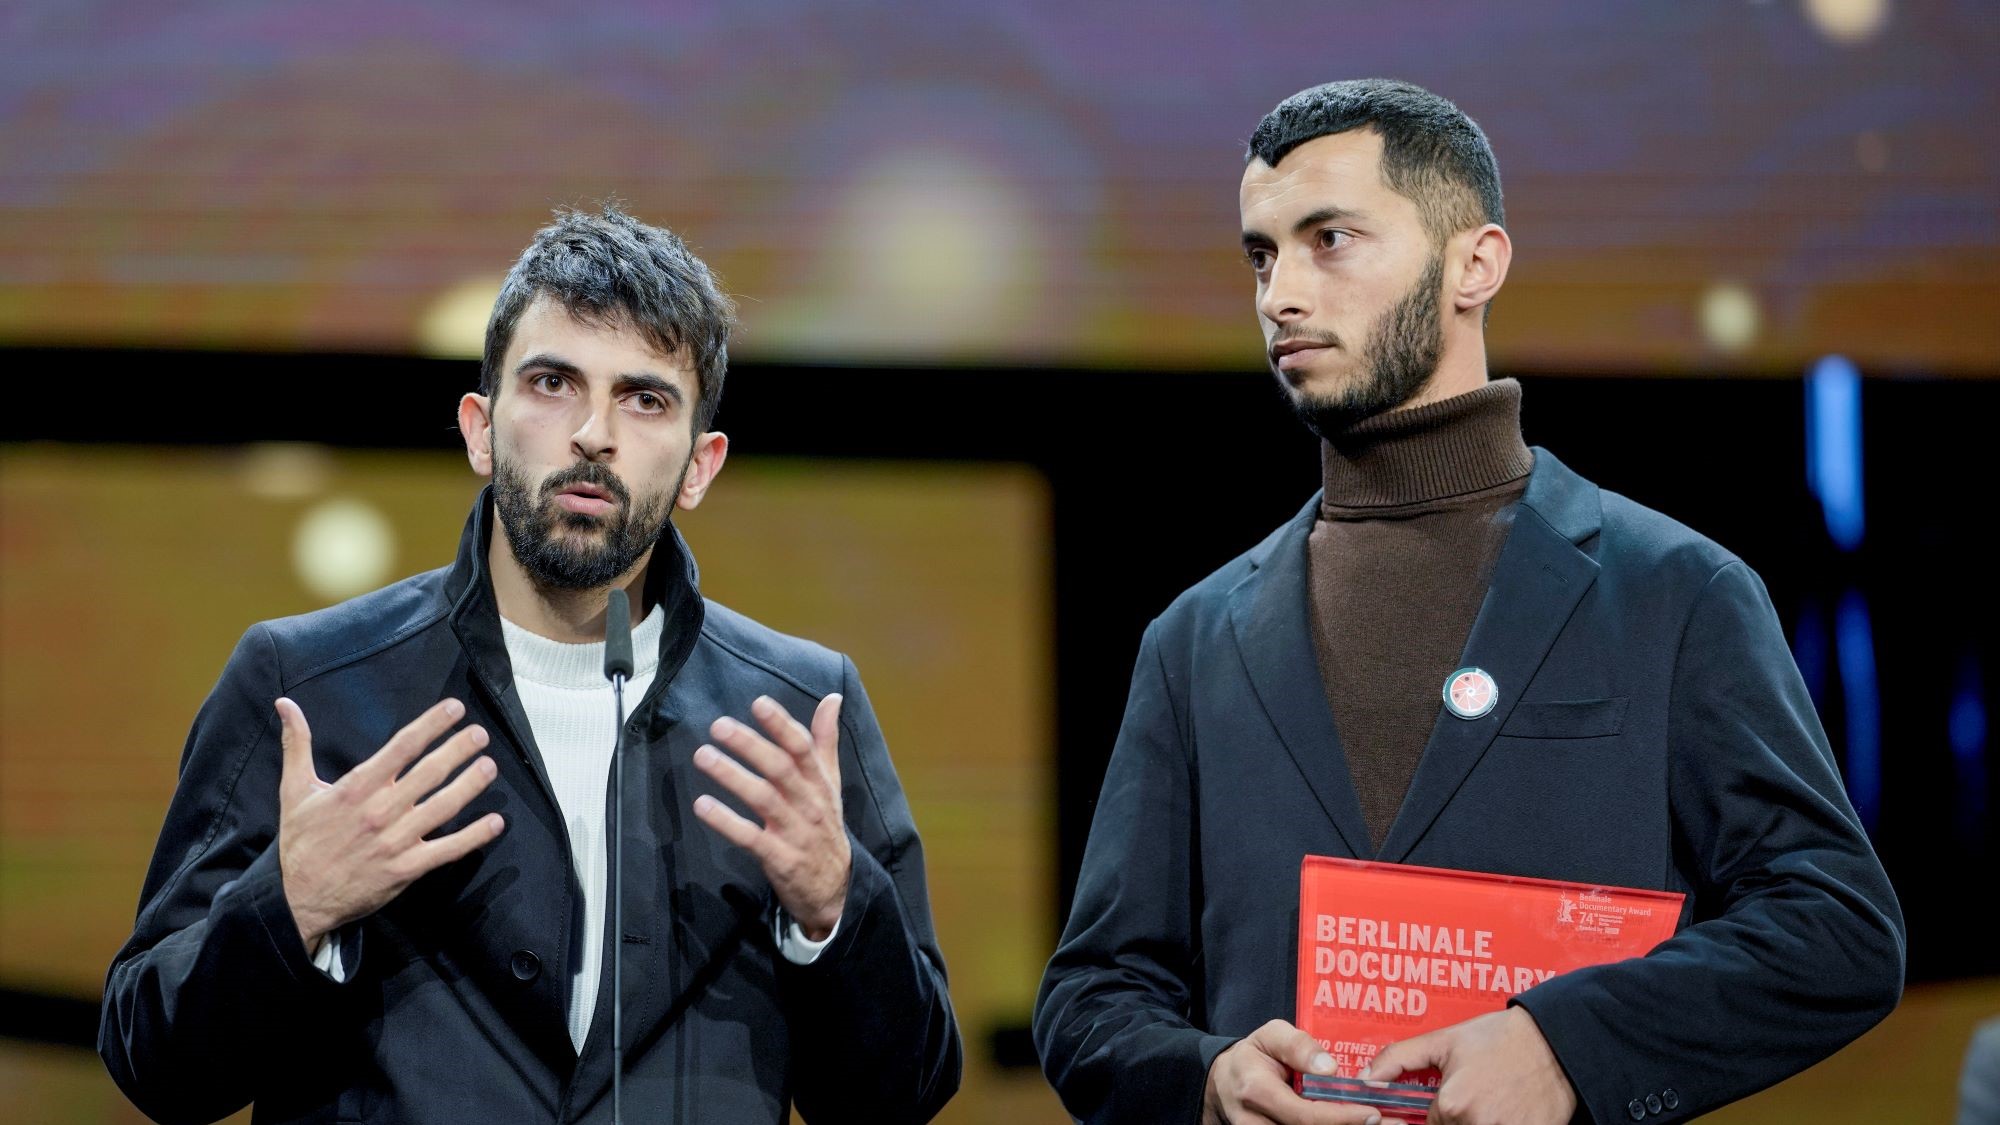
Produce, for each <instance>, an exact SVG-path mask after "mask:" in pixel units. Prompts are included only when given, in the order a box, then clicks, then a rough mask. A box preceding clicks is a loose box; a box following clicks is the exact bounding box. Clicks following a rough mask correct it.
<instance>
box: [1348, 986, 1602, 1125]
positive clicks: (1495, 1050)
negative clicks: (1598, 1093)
mask: <svg viewBox="0 0 2000 1125" xmlns="http://www.w3.org/2000/svg"><path fill="white" fill-rule="evenodd" d="M1426 1067H1436V1068H1437V1069H1438V1071H1439V1072H1440V1073H1441V1074H1442V1075H1443V1081H1441V1082H1440V1083H1439V1084H1438V1092H1437V1103H1436V1104H1435V1105H1433V1106H1432V1107H1431V1111H1430V1120H1431V1121H1432V1122H1434V1123H1436V1125H1564V1123H1565V1122H1567V1121H1568V1120H1569V1119H1570V1116H1571V1115H1572V1114H1574V1113H1575V1112H1576V1091H1575V1090H1574V1089H1573V1088H1571V1086H1570V1084H1569V1078H1568V1077H1567V1076H1565V1075H1564V1074H1563V1071H1562V1065H1561V1064H1560V1063H1558V1062H1556V1056H1555V1052H1554V1051H1551V1050H1549V1042H1548V1040H1546V1039H1544V1038H1542V1029H1541V1028H1539V1027H1536V1026H1535V1017H1533V1016H1531V1015H1529V1014H1528V1013H1527V1010H1526V1009H1524V1008H1508V1009H1506V1010H1504V1011H1499V1012H1492V1013H1489V1014H1487V1015H1483V1016H1480V1017H1478V1018H1476V1019H1469V1020H1466V1021H1465V1022H1464V1023H1455V1024H1453V1025H1451V1026H1450V1027H1441V1028H1439V1029H1438V1030H1436V1031H1433V1032H1430V1033H1428V1034H1425V1035H1419V1036H1417V1037H1416V1038H1414V1039H1405V1040H1403V1041H1402V1042H1400V1043H1391V1044H1390V1045H1388V1046H1387V1047H1384V1048H1382V1052H1381V1053H1380V1054H1378V1055H1376V1056H1375V1060H1374V1061H1373V1062H1371V1063H1369V1064H1368V1069H1367V1070H1365V1071H1363V1072H1362V1075H1361V1077H1362V1078H1363V1079H1364V1080H1366V1081H1367V1082H1369V1083H1370V1084H1371V1085H1372V1084H1375V1083H1380V1082H1390V1081H1393V1080H1395V1079H1396V1078H1398V1077H1400V1076H1402V1075H1404V1074H1406V1073H1408V1072H1410V1071H1413V1070H1423V1069H1424V1068H1426Z"/></svg>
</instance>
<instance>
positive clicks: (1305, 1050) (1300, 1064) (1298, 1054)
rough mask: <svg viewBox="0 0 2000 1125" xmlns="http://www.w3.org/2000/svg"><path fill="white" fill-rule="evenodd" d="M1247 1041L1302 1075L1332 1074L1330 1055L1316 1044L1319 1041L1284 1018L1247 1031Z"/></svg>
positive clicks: (1331, 1057) (1331, 1058)
mask: <svg viewBox="0 0 2000 1125" xmlns="http://www.w3.org/2000/svg"><path fill="white" fill-rule="evenodd" d="M1250 1042H1251V1044H1252V1045H1254V1046H1255V1047H1256V1048H1257V1049H1258V1050H1260V1051H1262V1052H1264V1053H1265V1054H1267V1055H1269V1056H1271V1057H1272V1058H1274V1059H1276V1060H1278V1061H1279V1062H1281V1063H1283V1064H1285V1065H1286V1066H1288V1067H1290V1068H1292V1069H1293V1070H1296V1071H1300V1072H1302V1073H1306V1074H1332V1073H1333V1056H1332V1055H1329V1054H1327V1053H1326V1051H1325V1050H1323V1049H1322V1048H1321V1047H1320V1045H1319V1040H1317V1039H1314V1038H1313V1037H1312V1036H1310V1035H1307V1034H1306V1033H1305V1032H1303V1031H1300V1030H1299V1029H1298V1028H1296V1027H1294V1026H1292V1025H1291V1024H1289V1023H1286V1022H1285V1021H1284V1020H1272V1021H1271V1022H1269V1023H1267V1024H1265V1025H1264V1026H1262V1027H1260V1028H1258V1029H1257V1030H1255V1031H1253V1032H1251V1033H1250Z"/></svg>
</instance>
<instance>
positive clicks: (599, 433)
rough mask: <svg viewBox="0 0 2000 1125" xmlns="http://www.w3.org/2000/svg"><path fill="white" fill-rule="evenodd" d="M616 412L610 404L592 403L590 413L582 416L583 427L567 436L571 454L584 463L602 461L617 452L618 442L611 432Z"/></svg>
mask: <svg viewBox="0 0 2000 1125" xmlns="http://www.w3.org/2000/svg"><path fill="white" fill-rule="evenodd" d="M617 413H618V412H617V410H616V409H615V407H614V406H613V404H612V403H610V402H593V403H591V404H590V412H589V413H588V414H586V415H585V416H584V419H583V425H581V426H578V427H577V429H576V432H575V433H573V434H571V435H570V436H569V447H570V450H571V452H573V453H575V454H576V455H577V456H578V457H581V458H583V459H584V460H586V461H603V460H607V459H609V458H610V457H611V456H612V455H613V454H615V453H617V452H618V441H617V437H616V435H615V434H614V433H613V432H612V420H613V419H614V418H615V417H616V416H617Z"/></svg>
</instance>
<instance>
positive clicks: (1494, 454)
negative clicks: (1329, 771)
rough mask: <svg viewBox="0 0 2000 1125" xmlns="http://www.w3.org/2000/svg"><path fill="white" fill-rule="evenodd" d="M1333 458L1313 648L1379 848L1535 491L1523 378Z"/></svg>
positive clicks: (1406, 416) (1379, 431)
mask: <svg viewBox="0 0 2000 1125" xmlns="http://www.w3.org/2000/svg"><path fill="white" fill-rule="evenodd" d="M1321 455H1322V461H1323V463H1324V465H1325V472H1326V493H1325V495H1324V497H1322V499H1321V502H1320V510H1319V520H1318V522H1317V523H1315V524H1314V525H1313V531H1312V538H1311V540H1310V542H1309V545H1308V547H1307V559H1308V574H1309V578H1308V584H1309V586H1310V593H1311V603H1312V629H1313V644H1314V647H1315V648H1316V649H1317V650H1318V654H1319V670H1320V678H1321V679H1322V680H1324V681H1325V684H1326V697H1327V702H1328V703H1329V704H1330V705H1331V706H1332V708H1333V721H1334V727H1335V729H1337V730H1338V731H1339V732H1340V744H1341V749H1342V750H1343V751H1344V752H1345V753H1346V755H1347V765H1348V769H1349V770H1350V771H1351V772H1352V774H1353V780H1354V789H1355V792H1356V793H1357V794H1359V796H1360V798H1361V813H1362V815H1363V817H1365V818H1366V819H1367V821H1368V834H1369V837H1370V838H1371V839H1372V840H1373V841H1374V846H1375V848H1376V849H1377V850H1378V851H1379V850H1380V849H1381V847H1382V841H1383V840H1384V839H1385V838H1387V836H1388V835H1389V825H1390V824H1391V823H1392V822H1393V821H1394V820H1395V819H1396V810H1397V809H1398V808H1400V807H1402V804H1403V795H1404V793H1406V792H1407V791H1408V790H1409V788H1410V778H1411V776H1412V775H1414V774H1415V773H1416V771H1417V759H1418V758H1420V757H1422V755H1423V752H1424V746H1425V744H1426V743H1428V742H1429V741H1430V735H1431V727H1432V726H1433V725H1435V724H1436V723H1437V722H1438V721H1439V719H1438V715H1439V714H1440V713H1441V706H1440V705H1441V703H1442V701H1443V694H1442V693H1443V691H1444V682H1445V677H1447V676H1449V675H1450V674H1451V673H1452V671H1453V670H1455V669H1456V668H1457V667H1458V660H1459V655H1460V653H1461V652H1462V651H1463V650H1464V648H1465V638H1466V635H1467V634H1468V633H1470V632H1471V631H1472V619H1473V618H1474V617H1475V616H1476V615H1477V614H1478V612H1479V604H1480V602H1481V601H1482V600H1483V599H1484V598H1485V596H1486V586H1487V583H1488V581H1489V580H1490V579H1491V578H1492V576H1493V564H1494V561H1495V560H1497V559H1498V558H1499V556H1500V547H1501V545H1502V544H1503V543H1505V542H1506V539H1507V531H1508V529H1509V528H1511V527H1512V526H1513V523H1514V505H1515V502H1516V501H1518V500H1520V498H1521V496H1522V494H1523V493H1525V492H1526V491H1527V488H1528V470H1529V469H1531V468H1533V467H1534V461H1535V458H1534V454H1533V453H1532V452H1530V451H1529V449H1528V446H1527V444H1526V443H1525V442H1523V441H1522V440H1521V384H1519V383H1517V382H1515V381H1514V380H1512V379H1500V380H1497V381H1495V382H1491V383H1488V384H1486V385H1485V386H1483V387H1481V388H1479V389H1478V390H1476V391H1470V392H1468V393H1466V394H1462V395H1458V396H1456V397H1453V398H1448V399H1445V400H1444V401H1442V402H1434V403H1430V404H1428V405H1425V406H1419V407H1414V408H1412V409H1409V410H1394V411H1390V412H1389V413H1386V414H1378V415H1376V416H1375V417H1373V418H1368V419H1365V420H1363V421H1361V422H1358V423H1356V424H1355V425H1354V426H1352V427H1351V428H1349V429H1347V430H1346V431H1343V432H1342V433H1339V434H1335V435H1333V436H1332V437H1331V438H1330V439H1328V440H1327V441H1326V442H1325V443H1324V444H1323V446H1322V450H1321ZM1503 686H1504V685H1503Z"/></svg>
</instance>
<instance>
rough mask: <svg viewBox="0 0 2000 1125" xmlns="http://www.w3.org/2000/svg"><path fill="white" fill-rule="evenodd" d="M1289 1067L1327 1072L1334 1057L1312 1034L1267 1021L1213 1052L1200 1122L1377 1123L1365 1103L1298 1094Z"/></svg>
mask: <svg viewBox="0 0 2000 1125" xmlns="http://www.w3.org/2000/svg"><path fill="white" fill-rule="evenodd" d="M1293 1071H1304V1072H1306V1073H1309V1074H1332V1073H1333V1056H1331V1055H1329V1054H1327V1053H1326V1052H1325V1051H1322V1050H1320V1046H1319V1043H1318V1042H1317V1041H1315V1040H1314V1039H1313V1037H1312V1036H1310V1035H1307V1034H1306V1033H1305V1032H1303V1031H1300V1030H1299V1029H1298V1028H1296V1027H1293V1026H1292V1025H1291V1024H1289V1023H1286V1022H1285V1021H1284V1020H1272V1021H1271V1022H1270V1023H1267V1024H1265V1025H1264V1026H1263V1027H1260V1028H1258V1029H1257V1030H1255V1031H1253V1032H1251V1033H1250V1037H1249V1038H1247V1039H1243V1040H1239V1041H1238V1042H1237V1043H1236V1044H1235V1045H1234V1046H1231V1047H1230V1048H1229V1049H1228V1050H1226V1051H1224V1052H1222V1053H1221V1054H1219V1055H1217V1056H1215V1062H1214V1063H1213V1064H1212V1065H1211V1066H1210V1067H1209V1068H1208V1088H1207V1089H1206V1090H1205V1091H1204V1092H1203V1093H1202V1100H1201V1107H1202V1108H1201V1125H1380V1123H1381V1121H1382V1115H1381V1114H1380V1113H1379V1112H1377V1111H1375V1110H1374V1109H1371V1108H1369V1107H1368V1106H1365V1105H1350V1104H1348V1103H1345V1102H1318V1101H1310V1100H1308V1099H1306V1098H1302V1097H1300V1096H1299V1095H1298V1094H1296V1093H1294V1092H1293V1091H1292V1072H1293Z"/></svg>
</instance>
